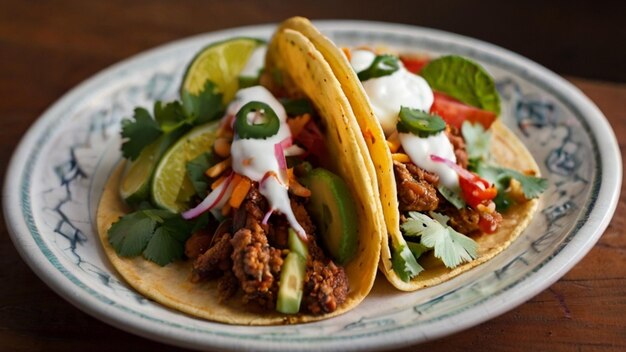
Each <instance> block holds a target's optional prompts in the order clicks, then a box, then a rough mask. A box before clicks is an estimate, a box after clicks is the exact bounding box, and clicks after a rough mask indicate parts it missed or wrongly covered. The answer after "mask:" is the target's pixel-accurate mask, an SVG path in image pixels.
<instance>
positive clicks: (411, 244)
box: [406, 242, 432, 259]
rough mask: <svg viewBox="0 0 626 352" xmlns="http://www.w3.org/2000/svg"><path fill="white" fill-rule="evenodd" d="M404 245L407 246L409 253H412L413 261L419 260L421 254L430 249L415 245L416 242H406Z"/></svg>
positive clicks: (418, 244) (419, 244)
mask: <svg viewBox="0 0 626 352" xmlns="http://www.w3.org/2000/svg"><path fill="white" fill-rule="evenodd" d="M406 244H407V246H409V250H410V251H411V253H413V257H415V259H419V258H420V257H421V256H422V254H424V253H426V252H428V251H430V250H431V249H432V248H428V247H426V246H424V245H423V244H421V243H416V242H407V243H406Z"/></svg>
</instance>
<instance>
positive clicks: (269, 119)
mask: <svg viewBox="0 0 626 352" xmlns="http://www.w3.org/2000/svg"><path fill="white" fill-rule="evenodd" d="M251 112H256V113H260V114H262V115H263V117H264V120H265V121H263V122H262V123H253V124H250V123H248V114H250V113H251ZM279 128H280V121H279V120H278V116H276V112H274V110H272V108H271V107H270V106H269V105H267V104H265V103H263V102H260V101H251V102H249V103H247V104H246V105H244V106H243V107H241V109H239V111H238V112H237V115H236V116H235V132H236V133H237V135H238V136H239V138H242V139H251V138H252V139H261V138H262V139H265V138H267V137H271V136H273V135H275V134H276V133H278V129H279Z"/></svg>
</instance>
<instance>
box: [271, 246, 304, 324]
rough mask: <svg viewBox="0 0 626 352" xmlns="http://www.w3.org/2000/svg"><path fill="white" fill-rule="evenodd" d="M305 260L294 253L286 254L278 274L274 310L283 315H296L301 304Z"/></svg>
mask: <svg viewBox="0 0 626 352" xmlns="http://www.w3.org/2000/svg"><path fill="white" fill-rule="evenodd" d="M305 269H306V260H305V259H304V258H302V256H301V255H300V254H298V253H297V252H296V251H292V252H290V253H289V254H287V258H285V262H284V263H283V266H282V269H281V273H280V283H279V285H278V300H277V301H276V310H277V311H279V312H281V313H285V314H296V313H298V312H299V311H300V302H302V287H303V286H304V273H305Z"/></svg>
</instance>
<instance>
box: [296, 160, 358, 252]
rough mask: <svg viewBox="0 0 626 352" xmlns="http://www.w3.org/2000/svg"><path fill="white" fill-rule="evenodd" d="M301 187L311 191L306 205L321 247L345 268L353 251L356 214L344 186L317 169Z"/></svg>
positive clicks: (338, 180)
mask: <svg viewBox="0 0 626 352" xmlns="http://www.w3.org/2000/svg"><path fill="white" fill-rule="evenodd" d="M302 183H303V184H304V185H305V186H306V187H307V188H309V189H310V190H311V197H310V198H309V202H308V203H307V205H306V208H307V210H308V211H309V214H310V215H311V217H312V218H313V221H314V222H315V224H316V226H317V230H318V231H319V233H320V234H321V237H322V240H323V242H324V246H325V247H326V249H327V250H328V252H329V254H330V255H331V257H332V258H333V260H335V261H336V262H338V263H339V264H345V263H347V262H348V261H350V259H352V257H354V254H355V252H356V249H357V244H358V243H357V233H356V231H357V213H356V209H355V205H354V199H353V198H352V195H351V194H350V191H349V190H348V186H347V185H346V183H345V182H344V181H343V180H342V179H341V178H340V177H339V176H337V175H335V174H333V173H332V172H330V171H328V170H325V169H321V168H317V169H314V170H312V171H311V172H309V173H308V174H307V176H306V177H305V178H304V179H303V180H302Z"/></svg>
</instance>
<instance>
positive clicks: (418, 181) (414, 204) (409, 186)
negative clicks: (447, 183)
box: [393, 161, 439, 211]
mask: <svg viewBox="0 0 626 352" xmlns="http://www.w3.org/2000/svg"><path fill="white" fill-rule="evenodd" d="M393 166H394V167H393V169H394V172H395V175H396V187H397V190H398V200H399V202H400V211H430V210H435V209H437V206H438V205H439V198H438V197H437V189H436V188H435V186H436V185H437V183H438V182H439V176H437V175H435V174H432V173H429V172H428V171H425V170H423V169H421V168H419V167H417V166H416V165H414V164H411V163H408V164H403V163H401V162H398V161H394V162H393Z"/></svg>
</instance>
